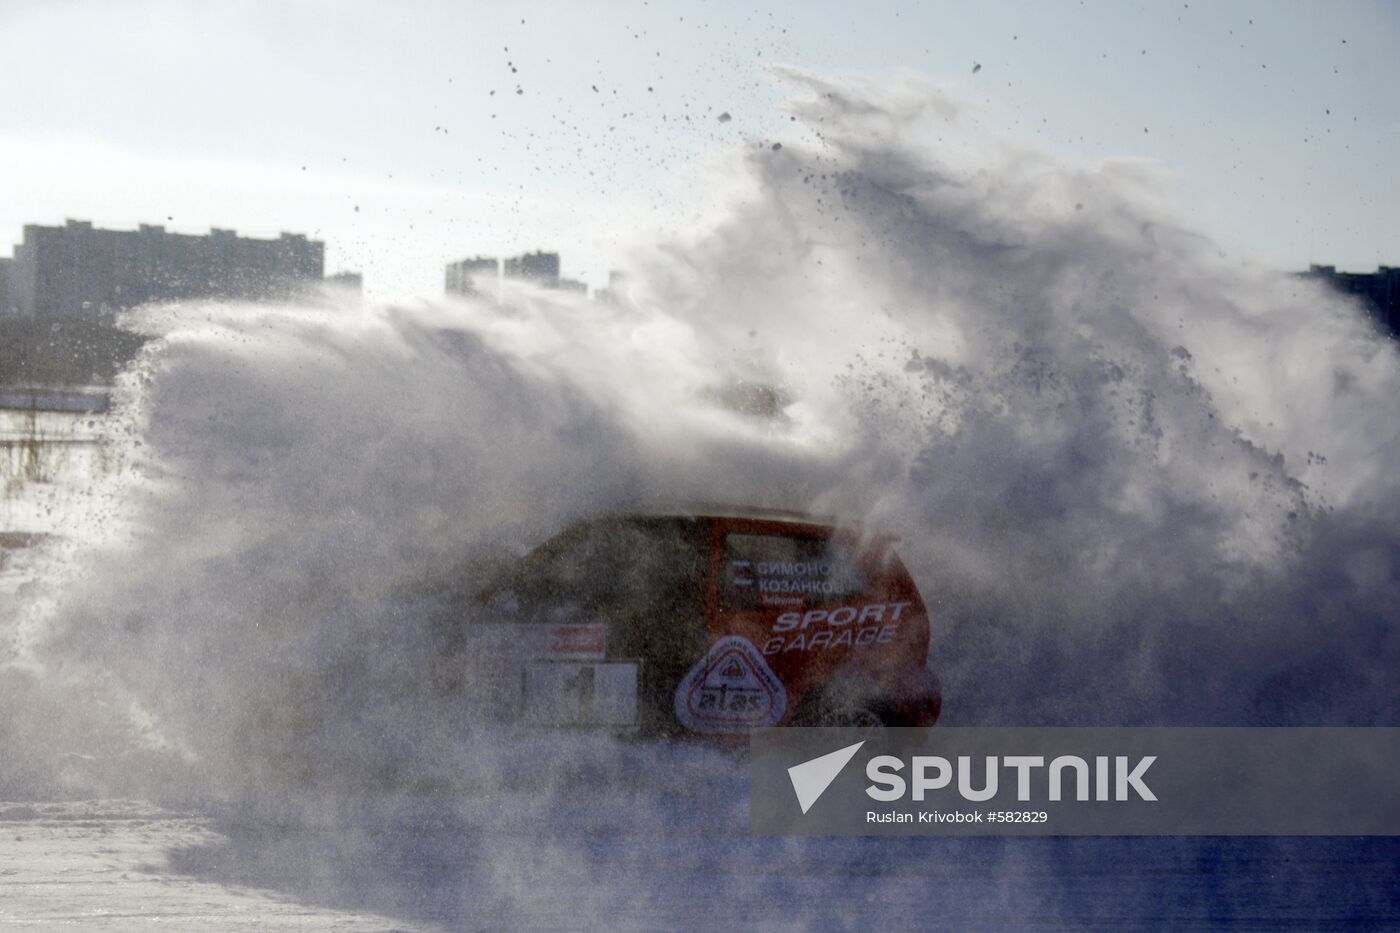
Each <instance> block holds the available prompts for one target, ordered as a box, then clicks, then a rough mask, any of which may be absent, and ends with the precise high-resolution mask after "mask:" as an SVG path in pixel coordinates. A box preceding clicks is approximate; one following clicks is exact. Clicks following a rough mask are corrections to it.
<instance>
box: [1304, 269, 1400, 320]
mask: <svg viewBox="0 0 1400 933" xmlns="http://www.w3.org/2000/svg"><path fill="white" fill-rule="evenodd" d="M1303 277H1304V278H1310V279H1321V280H1323V281H1324V282H1327V283H1328V284H1329V285H1331V286H1332V287H1333V288H1335V289H1337V290H1338V291H1341V292H1346V293H1347V294H1349V295H1355V296H1356V297H1358V298H1360V299H1361V301H1362V303H1363V304H1364V305H1365V306H1366V309H1367V310H1368V311H1370V312H1371V314H1372V315H1374V316H1375V318H1376V320H1377V321H1378V322H1379V323H1381V324H1382V325H1384V326H1385V327H1388V328H1389V329H1390V332H1391V333H1392V334H1397V335H1400V268H1393V267H1391V266H1381V267H1380V268H1379V269H1377V270H1376V271H1375V272H1338V271H1337V267H1336V266H1312V267H1311V268H1309V269H1308V271H1307V272H1304V273H1303Z"/></svg>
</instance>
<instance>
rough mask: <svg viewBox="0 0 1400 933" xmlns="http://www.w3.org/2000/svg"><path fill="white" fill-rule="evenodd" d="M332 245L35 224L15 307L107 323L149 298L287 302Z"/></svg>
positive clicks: (317, 272) (15, 265)
mask: <svg viewBox="0 0 1400 933" xmlns="http://www.w3.org/2000/svg"><path fill="white" fill-rule="evenodd" d="M324 272H325V244H324V243H321V242H319V241H316V240H309V239H307V238H306V237H305V236H304V235H302V234H299V233H283V234H282V235H281V236H280V237H278V238H277V239H275V240H260V239H253V238H249V237H240V236H238V235H237V234H236V233H234V231H232V230H218V229H215V230H211V231H210V232H209V235H208V236H194V235H190V234H182V233H167V232H166V230H165V228H164V227H161V226H151V225H147V224H142V225H141V226H140V228H139V229H137V230H100V229H94V228H93V226H92V224H91V223H88V222H85V221H76V220H70V221H68V222H67V224H66V225H65V226H62V227H41V226H38V225H33V224H31V225H27V226H25V228H24V241H23V242H22V243H20V244H19V245H18V246H16V247H15V254H14V259H13V261H12V262H11V263H10V275H9V276H8V278H9V280H10V281H9V298H8V300H7V304H8V305H9V306H11V307H12V308H13V309H14V311H13V313H15V314H17V315H19V316H21V317H38V318H58V319H99V318H101V317H103V316H105V315H110V314H112V313H115V312H116V311H119V310H122V309H124V308H131V307H135V306H137V305H141V304H146V303H148V302H157V301H176V300H180V299H190V298H225V299H227V298H232V299H242V300H254V301H256V300H268V299H278V298H286V297H289V296H291V295H292V294H294V293H295V292H297V291H299V290H300V289H302V288H305V287H306V286H308V285H313V284H315V283H318V282H320V281H321V278H322V276H323V274H324Z"/></svg>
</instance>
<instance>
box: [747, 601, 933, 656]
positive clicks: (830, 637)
mask: <svg viewBox="0 0 1400 933" xmlns="http://www.w3.org/2000/svg"><path fill="white" fill-rule="evenodd" d="M912 605H913V603H910V602H899V603H870V604H868V605H865V606H839V607H837V608H834V609H809V610H807V611H806V612H784V613H783V614H781V615H779V616H778V617H777V618H776V619H775V620H774V621H773V636H772V637H771V638H769V639H768V640H766V641H765V642H764V643H763V653H764V654H765V655H772V654H781V653H786V652H788V651H810V650H812V649H813V648H821V649H826V648H861V647H865V646H867V645H888V644H890V643H892V642H893V641H894V639H895V637H896V635H897V634H898V632H899V621H900V618H901V617H902V616H903V614H904V610H905V609H908V608H909V607H910V606H912Z"/></svg>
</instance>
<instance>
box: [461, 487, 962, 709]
mask: <svg viewBox="0 0 1400 933" xmlns="http://www.w3.org/2000/svg"><path fill="white" fill-rule="evenodd" d="M893 545H894V541H893V539H892V538H891V537H889V536H887V535H881V534H871V533H867V532H862V531H860V530H857V529H853V528H849V527H845V526H836V525H833V524H831V523H825V522H822V521H818V520H815V519H811V518H806V517H802V516H799V515H796V514H786V513H757V512H743V513H731V512H720V511H715V512H713V513H712V514H703V515H694V514H674V515H634V516H620V517H609V518H605V519H600V520H594V521H588V522H584V523H581V524H578V525H576V526H574V527H571V528H569V529H568V530H566V531H564V532H563V533H562V534H560V535H558V536H557V537H555V538H553V539H551V540H550V541H548V542H546V543H545V544H543V545H541V546H540V547H538V548H536V549H535V550H534V551H532V552H531V553H529V554H527V555H526V556H525V557H523V558H521V559H520V560H519V561H518V562H516V563H515V564H514V565H512V566H510V567H509V568H508V569H507V570H506V571H505V572H504V573H503V574H501V575H500V576H499V578H498V579H496V580H495V582H493V583H492V584H491V585H490V586H488V587H487V588H486V589H485V590H484V591H483V592H481V593H479V594H478V595H477V597H476V599H475V600H474V601H473V605H472V606H471V607H470V608H468V609H467V610H466V611H465V612H464V613H462V615H461V616H459V617H458V618H457V619H456V620H455V622H454V623H453V624H452V626H451V628H450V632H449V637H448V645H447V649H446V650H445V651H444V652H443V653H442V654H441V656H440V657H441V663H442V665H443V668H442V669H443V670H447V671H451V672H456V674H455V676H454V675H452V674H449V675H448V676H447V680H448V681H449V682H450V686H451V689H453V690H454V691H455V692H458V693H461V694H464V695H467V696H469V697H470V698H472V699H473V700H474V702H476V703H478V704H482V705H483V706H484V707H489V710H490V711H491V712H493V713H494V714H496V716H498V717H499V718H504V719H507V720H512V721H515V722H518V723H521V724H525V725H531V724H534V725H542V726H555V727H557V726H566V727H592V728H603V729H610V730H616V731H622V732H632V733H638V734H643V735H684V734H724V733H744V732H747V731H748V730H750V729H753V728H756V727H764V726H784V725H794V726H820V725H859V726H878V725H888V726H896V725H899V726H920V725H931V724H932V723H933V722H934V720H935V719H937V717H938V712H939V706H940V703H941V696H940V692H939V688H938V682H937V680H936V678H935V677H934V675H933V674H932V673H931V672H930V670H929V667H928V648H929V617H928V612H927V609H926V608H925V606H924V603H923V600H922V599H921V598H920V596H919V592H918V589H917V588H916V587H915V585H914V582H913V580H912V579H911V578H910V576H909V573H908V571H907V570H906V569H905V567H904V565H903V563H901V561H900V559H899V557H898V556H897V555H896V554H895V551H894V547H893Z"/></svg>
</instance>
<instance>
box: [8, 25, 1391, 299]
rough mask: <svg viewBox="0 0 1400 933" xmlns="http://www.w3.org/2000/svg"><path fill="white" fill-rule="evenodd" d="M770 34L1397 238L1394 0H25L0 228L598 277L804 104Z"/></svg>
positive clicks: (1294, 223) (1214, 191)
mask: <svg viewBox="0 0 1400 933" xmlns="http://www.w3.org/2000/svg"><path fill="white" fill-rule="evenodd" d="M768 63H781V64H790V65H796V66H798V67H802V68H806V69H811V70H817V71H823V72H843V71H849V72H862V73H866V74H874V75H879V74H884V73H893V72H894V71H896V70H898V69H908V70H912V71H915V72H918V73H920V74H923V75H926V76H927V77H929V78H930V79H932V80H934V81H936V82H938V83H940V84H942V85H944V86H946V87H948V88H949V89H951V90H952V91H954V92H955V93H957V94H959V95H962V96H965V97H967V98H969V99H971V100H973V101H975V102H977V103H979V104H981V105H982V106H983V107H984V108H985V112H986V114H987V116H986V117H985V119H986V120H987V121H988V122H990V123H991V124H992V126H993V128H994V129H996V130H998V131H1000V132H1005V133H1008V134H1011V135H1013V136H1017V137H1019V138H1022V139H1026V140H1029V141H1031V142H1033V143H1035V144H1036V145H1038V146H1041V147H1043V148H1045V149H1047V150H1049V151H1050V152H1052V153H1054V154H1056V155H1058V156H1061V157H1063V158H1067V159H1070V160H1074V161H1077V162H1092V161H1095V160H1098V159H1102V158H1106V157H1111V156H1122V155H1132V156H1146V157H1150V158H1155V159H1157V160H1160V161H1161V162H1162V163H1164V164H1165V165H1166V166H1167V167H1169V168H1170V169H1171V170H1173V171H1174V172H1175V173H1176V174H1177V175H1178V177H1179V179H1180V184H1181V191H1180V194H1181V200H1182V203H1183V206H1184V208H1185V212H1186V213H1187V214H1188V215H1189V216H1191V217H1193V218H1194V220H1195V221H1196V223H1197V224H1198V225H1199V226H1200V227H1202V228H1203V229H1204V230H1206V231H1207V232H1208V233H1210V234H1212V235H1214V236H1216V237H1217V238H1219V239H1220V240H1221V241H1222V242H1223V243H1224V244H1225V245H1226V246H1227V247H1228V248H1230V249H1231V250H1232V251H1234V252H1236V253H1241V254H1244V255H1247V256H1251V257H1253V258H1256V259H1258V260H1259V261H1261V262H1265V263H1268V264H1272V265H1275V266H1279V267H1281V268H1301V267H1304V266H1306V265H1307V263H1308V262H1309V261H1315V262H1330V263H1336V264H1337V265H1340V266H1342V267H1344V268H1373V267H1374V266H1376V265H1377V264H1379V263H1387V264H1392V265H1394V264H1400V221H1397V216H1400V215H1397V202H1398V201H1400V199H1398V198H1397V195H1398V194H1400V183H1398V182H1397V175H1400V170H1398V169H1397V167H1400V4H1397V3H1392V2H1387V0H1371V2H1362V0H1351V2H1316V3H1307V2H1302V0H1294V2H1288V3H1278V2H1272V0H1261V2H1231V3H1224V2H1206V0H1194V2H1190V3H1184V2H1181V0H1177V2H1127V0H1084V2H1076V0H1068V2H1048V0H1045V2H1041V0H1020V2H1014V0H996V2H985V0H984V2H978V3H973V2H963V3H934V2H926V0H925V2H905V3H900V2H883V0H866V2H862V3H859V4H856V3H850V2H839V0H803V2H789V3H781V4H780V3H767V4H762V3H757V4H756V3H737V2H727V0H715V2H687V3H668V2H661V0H651V2H642V0H625V2H624V0H618V2H591V3H581V2H521V3H511V4H499V3H447V2H420V3H389V2H380V3H373V2H364V0H339V2H332V0H323V2H291V0H283V2H260V0H221V2H217V3H215V2H207V3H205V2H200V3H196V2H183V3H182V2H175V0H0V68H3V77H4V86H5V88H6V94H5V104H4V107H3V117H0V255H5V254H8V253H7V249H6V244H7V243H8V242H13V241H15V240H17V239H18V238H19V235H20V227H21V225H22V224H24V223H36V222H37V223H49V224H54V223H61V222H62V221H63V220H64V218H66V217H74V218H80V219H88V220H92V221H93V222H94V223H96V224H97V225H99V226H106V227H118V228H129V227H134V226H135V225H136V224H137V223H141V222H147V223H165V224H166V226H167V227H168V228H169V229H172V230H178V231H182V232H194V233H203V232H205V231H207V230H208V229H209V228H210V227H211V226H216V227H232V228H236V229H237V230H238V231H239V232H240V233H244V234H247V235H275V234H276V233H277V232H278V231H280V230H291V231H299V232H307V233H311V234H313V235H314V236H316V237H318V238H321V239H324V240H325V241H326V243H327V266H328V271H336V270H338V269H341V268H352V269H361V270H363V271H364V272H365V274H366V284H367V287H368V290H369V291H370V293H371V295H372V296H373V297H377V298H396V297H403V296H407V295H411V294H428V295H432V294H438V293H440V292H441V288H442V266H443V264H444V263H445V262H447V261H448V260H451V259H457V258H461V257H463V256H467V255H475V254H477V253H487V254H493V255H499V254H503V253H510V252H516V251H520V250H525V249H530V248H536V247H545V248H554V249H558V250H560V251H561V252H562V253H563V258H564V267H565V272H566V274H573V275H577V276H581V277H584V278H587V279H588V280H589V281H591V282H593V283H594V284H600V283H601V282H603V281H604V280H605V278H606V272H607V268H608V265H609V263H611V262H613V261H615V260H616V258H617V256H618V252H619V249H620V248H621V246H622V244H624V243H626V242H629V241H630V240H632V239H634V238H637V237H646V236H649V235H651V233H652V232H653V231H655V230H658V229H663V230H664V229H673V228H676V227H680V226H684V224H685V223H686V222H687V220H688V219H689V218H690V217H691V216H692V215H693V214H694V213H695V211H696V210H698V209H700V208H702V207H704V206H705V203H704V202H705V198H706V192H704V191H696V190H694V188H693V186H692V187H687V186H686V184H685V183H684V181H683V179H684V178H685V175H684V169H685V167H686V166H687V165H691V164H693V163H694V162H695V161H696V160H698V159H702V158H704V157H705V156H706V155H707V154H709V153H712V152H714V151H715V150H718V149H721V148H723V147H725V146H732V145H736V144H738V143H740V142H741V141H743V140H744V139H746V138H755V137H764V136H769V137H772V138H779V139H781V138H782V136H783V134H784V133H785V132H790V130H787V129H785V128H784V123H785V122H786V117H784V116H783V115H782V114H780V113H779V112H778V111H777V110H776V105H777V104H778V102H779V101H780V100H781V96H782V90H781V88H779V87H778V86H777V85H776V84H775V83H774V82H773V81H772V80H771V79H769V78H768V77H766V76H765V74H764V73H763V71H762V67H763V66H764V65H765V64H768ZM974 63H980V64H981V65H982V69H981V70H980V71H979V72H978V73H977V74H975V75H974V74H973V73H972V67H973V64H974ZM512 68H514V69H515V70H514V71H512ZM595 86H596V88H597V90H596V91H595V90H594V89H593V88H594V87H595ZM517 90H519V91H521V92H523V93H517ZM492 91H494V92H495V93H494V95H493V94H492V93H491V92H492ZM721 111H727V112H729V113H731V114H732V115H733V117H734V119H733V120H732V121H731V122H728V123H724V124H720V123H719V122H718V121H717V120H716V117H717V115H718V114H719V113H720V112H721ZM1329 111H1330V113H1329ZM1144 130H1146V132H1144ZM678 179H682V180H681V181H678ZM356 208H358V210H356ZM167 218H169V219H167Z"/></svg>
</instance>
